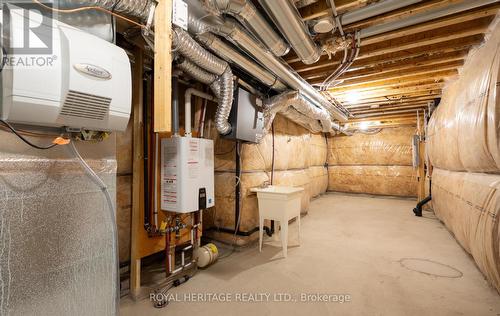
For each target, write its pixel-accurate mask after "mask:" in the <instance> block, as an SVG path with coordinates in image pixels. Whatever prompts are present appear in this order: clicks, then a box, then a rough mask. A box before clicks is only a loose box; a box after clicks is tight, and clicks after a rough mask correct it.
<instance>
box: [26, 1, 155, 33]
mask: <svg viewBox="0 0 500 316" xmlns="http://www.w3.org/2000/svg"><path fill="white" fill-rule="evenodd" d="M32 1H33V2H34V3H36V4H38V5H39V6H41V7H42V8H44V9H46V10H51V11H54V12H58V13H78V12H82V11H89V10H96V11H101V12H105V13H108V14H111V15H112V16H114V17H115V18H119V19H121V20H124V21H127V22H128V23H131V24H133V25H135V26H138V27H140V28H142V29H147V26H146V25H144V24H141V23H138V22H136V21H134V20H132V19H129V18H127V17H125V16H123V15H121V14H118V13H115V12H113V11H111V10H108V9H104V8H101V7H97V6H85V7H80V8H75V9H55V8H51V7H49V6H48V5H45V4H43V3H41V2H40V1H39V0H32Z"/></svg>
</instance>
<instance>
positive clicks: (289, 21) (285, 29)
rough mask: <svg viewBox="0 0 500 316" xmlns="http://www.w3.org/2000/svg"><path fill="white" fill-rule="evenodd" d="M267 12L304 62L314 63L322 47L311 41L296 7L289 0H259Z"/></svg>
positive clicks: (319, 55)
mask: <svg viewBox="0 0 500 316" xmlns="http://www.w3.org/2000/svg"><path fill="white" fill-rule="evenodd" d="M259 3H260V4H261V5H262V7H263V8H264V10H265V11H266V12H267V14H268V15H269V16H270V17H271V18H272V19H273V21H274V22H275V24H276V26H277V27H278V29H279V30H280V31H281V33H282V34H283V35H284V36H285V38H286V40H287V41H288V43H289V44H290V45H291V46H292V48H293V50H294V51H295V53H296V54H297V56H298V57H299V58H300V59H301V60H302V62H303V63H305V64H308V65H309V64H314V63H315V62H317V61H318V60H319V58H320V57H321V53H322V49H321V48H320V47H319V46H317V45H316V43H315V42H314V41H313V39H312V37H311V35H310V34H309V31H308V29H307V26H306V25H305V23H304V22H303V21H302V18H301V17H300V14H299V12H298V11H297V8H296V7H295V6H294V5H293V3H292V2H291V1H289V0H259Z"/></svg>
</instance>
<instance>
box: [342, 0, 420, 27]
mask: <svg viewBox="0 0 500 316" xmlns="http://www.w3.org/2000/svg"><path fill="white" fill-rule="evenodd" d="M418 2H422V0H383V1H379V2H375V3H373V4H370V5H367V6H366V7H363V8H361V9H357V10H353V11H349V12H346V13H344V14H343V15H342V16H341V17H340V22H341V23H342V25H347V24H351V23H355V22H358V21H362V20H365V19H368V18H371V17H374V16H376V15H379V14H384V13H387V12H390V11H394V10H397V9H401V8H404V7H406V6H409V5H412V4H415V3H418Z"/></svg>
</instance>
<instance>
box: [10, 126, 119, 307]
mask: <svg viewBox="0 0 500 316" xmlns="http://www.w3.org/2000/svg"><path fill="white" fill-rule="evenodd" d="M1 137H2V139H4V141H2V153H0V195H1V196H2V198H1V199H0V249H1V251H0V253H1V255H0V279H1V282H0V314H1V315H89V314H92V315H114V314H115V311H116V308H117V307H116V306H115V302H116V301H115V297H116V296H115V295H116V290H117V288H118V285H117V278H116V271H117V267H116V257H115V253H114V252H113V239H114V238H115V237H114V236H113V230H112V229H111V227H112V225H114V224H113V221H112V220H111V219H110V217H109V210H108V205H107V203H106V199H105V197H104V195H103V193H102V191H101V190H100V188H99V187H98V186H96V184H95V183H94V182H93V181H92V180H91V179H90V178H89V177H88V176H87V174H86V173H85V171H84V170H83V169H82V167H81V165H80V164H79V163H78V161H77V160H75V159H74V158H73V157H72V154H71V153H70V152H69V151H67V149H66V148H64V147H63V148H60V149H53V150H51V151H50V152H43V153H42V154H45V155H40V151H36V152H35V151H34V150H31V149H28V148H27V147H26V145H25V144H23V143H21V142H20V141H18V140H17V138H15V137H14V136H12V135H8V134H5V133H3V132H1ZM81 148H82V152H84V153H85V155H86V156H91V157H92V158H90V159H88V160H87V162H88V163H89V165H90V166H91V167H92V168H93V169H94V170H95V171H96V173H97V174H98V175H99V177H101V179H103V180H104V182H105V183H106V185H107V186H108V188H109V190H110V192H111V194H112V197H113V199H114V196H115V192H116V184H115V183H116V160H115V159H114V151H110V149H109V148H111V149H112V148H114V141H112V140H109V141H106V142H104V143H103V144H101V145H90V146H83V147H81Z"/></svg>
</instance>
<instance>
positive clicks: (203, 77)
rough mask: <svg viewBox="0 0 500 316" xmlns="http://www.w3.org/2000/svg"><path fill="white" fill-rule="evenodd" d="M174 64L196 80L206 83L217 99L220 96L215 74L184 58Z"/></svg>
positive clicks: (218, 83)
mask: <svg viewBox="0 0 500 316" xmlns="http://www.w3.org/2000/svg"><path fill="white" fill-rule="evenodd" d="M176 66H177V68H178V69H180V70H182V71H183V72H184V73H186V74H187V75H189V76H191V77H192V78H193V79H195V80H196V81H199V82H201V83H204V84H206V85H208V86H209V87H210V89H211V90H212V92H213V93H214V94H215V96H216V97H217V99H219V98H220V93H221V91H220V82H219V80H218V77H217V76H216V75H214V74H212V73H209V72H207V71H205V70H203V69H202V68H201V67H198V66H197V65H196V64H194V63H193V62H191V61H189V60H188V59H185V58H184V59H181V60H180V61H178V63H177V64H176Z"/></svg>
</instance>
